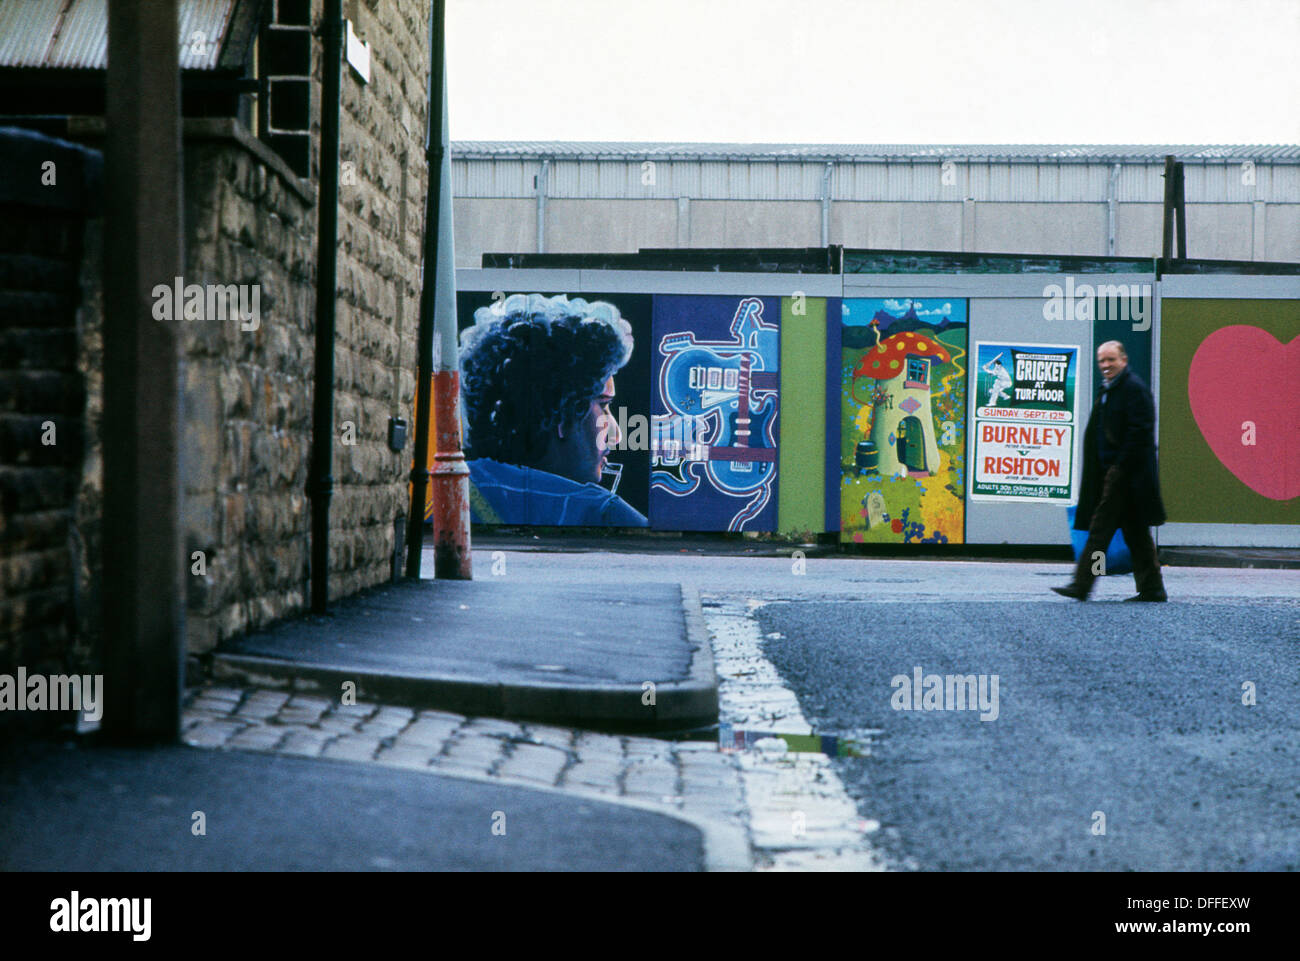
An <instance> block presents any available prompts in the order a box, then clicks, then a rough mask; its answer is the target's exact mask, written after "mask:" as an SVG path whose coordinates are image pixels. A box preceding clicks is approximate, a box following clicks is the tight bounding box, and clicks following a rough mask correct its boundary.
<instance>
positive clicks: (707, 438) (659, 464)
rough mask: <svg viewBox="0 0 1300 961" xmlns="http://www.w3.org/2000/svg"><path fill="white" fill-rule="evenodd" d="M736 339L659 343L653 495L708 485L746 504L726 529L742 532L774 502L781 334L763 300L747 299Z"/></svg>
mask: <svg viewBox="0 0 1300 961" xmlns="http://www.w3.org/2000/svg"><path fill="white" fill-rule="evenodd" d="M730 334H731V337H730V339H722V340H697V339H696V334H695V331H692V330H686V331H680V332H674V333H668V334H665V335H664V336H663V337H662V338H661V339H660V342H659V354H660V356H661V358H662V360H661V362H660V366H659V397H660V400H661V401H662V404H663V407H664V408H665V410H666V413H665V414H662V415H660V424H659V429H658V431H657V437H658V438H660V440H659V441H658V442H657V443H656V448H657V449H656V450H655V451H654V452H653V454H652V461H651V466H652V474H651V488H652V490H657V491H662V492H665V493H668V494H670V495H672V496H674V497H688V496H690V495H692V494H695V492H696V491H697V490H698V489H699V488H700V485H701V484H702V483H704V484H707V485H708V487H709V488H711V489H712V490H713V491H716V492H717V493H718V494H721V495H723V496H724V497H725V498H743V500H744V504H743V505H741V506H738V507H735V508H726V509H727V510H728V511H729V512H730V514H731V516H730V517H729V518H728V519H727V520H728V523H727V530H729V531H738V530H742V529H744V525H745V523H746V522H747V521H750V520H753V519H754V518H755V517H757V516H758V515H759V513H760V512H762V510H763V509H764V508H765V507H766V506H767V505H768V503H769V502H770V501H771V499H772V494H773V490H774V483H773V482H774V480H775V478H776V415H777V390H778V387H779V377H778V374H777V372H776V363H777V358H778V356H779V354H778V329H777V327H776V325H775V324H767V323H764V321H763V301H762V300H760V299H758V298H756V297H748V298H745V299H744V300H742V301H741V302H740V303H739V304H738V305H737V307H736V310H735V315H734V317H733V318H732V320H731V325H730Z"/></svg>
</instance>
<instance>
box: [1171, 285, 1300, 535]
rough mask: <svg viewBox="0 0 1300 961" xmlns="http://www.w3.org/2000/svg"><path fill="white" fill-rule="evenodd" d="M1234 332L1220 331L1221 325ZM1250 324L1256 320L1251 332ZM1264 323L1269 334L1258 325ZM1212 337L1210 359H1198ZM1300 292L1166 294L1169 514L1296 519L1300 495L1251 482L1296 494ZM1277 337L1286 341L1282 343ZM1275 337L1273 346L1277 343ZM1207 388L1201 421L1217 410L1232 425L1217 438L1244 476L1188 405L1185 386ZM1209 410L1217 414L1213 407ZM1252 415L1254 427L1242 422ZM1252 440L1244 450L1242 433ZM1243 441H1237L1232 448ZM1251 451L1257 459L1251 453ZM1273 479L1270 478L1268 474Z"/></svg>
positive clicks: (1175, 517) (1250, 520)
mask: <svg viewBox="0 0 1300 961" xmlns="http://www.w3.org/2000/svg"><path fill="white" fill-rule="evenodd" d="M1228 327H1234V328H1236V330H1234V331H1228V332H1227V333H1226V334H1216V332H1218V331H1221V330H1223V328H1228ZM1251 328H1258V329H1259V330H1258V331H1255V332H1252V331H1251ZM1260 331H1262V332H1263V333H1260ZM1211 335H1216V338H1215V340H1214V341H1213V342H1211V343H1210V344H1209V345H1207V350H1212V351H1213V356H1212V357H1207V358H1205V359H1204V360H1203V361H1200V362H1198V366H1197V382H1196V383H1194V384H1189V381H1190V379H1191V376H1190V375H1191V370H1192V360H1193V358H1194V357H1195V356H1196V354H1197V350H1198V349H1199V348H1200V347H1201V346H1202V344H1205V341H1206V339H1207V338H1208V337H1210V336H1211ZM1296 337H1300V300H1184V299H1181V298H1179V299H1173V298H1167V299H1166V300H1165V301H1164V302H1163V304H1162V306H1161V320H1160V488H1161V492H1162V493H1163V495H1164V499H1165V509H1166V511H1167V513H1168V514H1169V520H1170V521H1177V522H1185V523H1201V524H1300V496H1295V495H1293V496H1291V497H1290V498H1289V499H1288V498H1285V497H1284V496H1282V497H1276V498H1275V497H1269V496H1265V495H1264V494H1262V493H1257V492H1256V491H1255V490H1253V489H1252V488H1251V487H1250V486H1249V484H1248V483H1247V480H1250V481H1253V482H1254V483H1255V484H1256V485H1257V486H1263V487H1265V489H1268V490H1271V491H1273V492H1275V493H1278V492H1279V489H1280V491H1281V492H1285V491H1295V492H1296V493H1298V494H1300V488H1298V487H1297V485H1298V484H1300V476H1296V474H1295V471H1294V464H1295V459H1294V453H1293V449H1294V446H1295V444H1296V438H1295V436H1294V428H1292V429H1291V430H1292V433H1293V436H1290V437H1288V436H1286V435H1287V431H1288V428H1287V420H1288V414H1289V417H1290V423H1291V424H1294V423H1295V417H1296V414H1295V411H1296V410H1297V408H1300V363H1297V362H1296V361H1295V360H1294V359H1293V358H1296V356H1297V354H1300V344H1293V345H1292V347H1291V349H1290V350H1286V349H1284V345H1286V344H1291V343H1292V341H1293V340H1294V339H1295V338H1296ZM1276 342H1280V343H1276ZM1275 343H1276V346H1273V345H1274V344H1275ZM1190 390H1196V391H1200V392H1202V394H1203V398H1204V399H1203V400H1201V401H1200V402H1199V403H1200V404H1201V405H1202V407H1201V414H1202V419H1207V418H1208V417H1214V416H1218V414H1217V413H1216V412H1221V413H1222V419H1223V420H1224V421H1225V422H1226V423H1228V424H1229V425H1230V426H1231V430H1230V431H1224V430H1222V429H1220V430H1219V431H1218V432H1217V434H1216V433H1215V432H1214V431H1213V430H1211V436H1213V437H1215V438H1216V443H1218V445H1219V447H1220V452H1221V453H1223V454H1224V456H1225V457H1226V458H1227V459H1228V461H1233V460H1236V462H1237V463H1236V467H1237V471H1238V473H1240V474H1243V475H1245V477H1244V478H1239V477H1238V476H1237V474H1234V473H1233V471H1232V470H1230V469H1229V467H1227V466H1225V461H1224V460H1222V459H1220V456H1219V455H1218V454H1216V453H1215V451H1214V450H1213V449H1211V446H1210V443H1209V441H1208V440H1207V437H1206V435H1205V433H1203V432H1202V430H1201V427H1200V426H1199V425H1198V424H1197V419H1196V417H1195V416H1194V414H1193V413H1192V404H1191V400H1190V397H1189V391H1190ZM1207 411H1209V412H1211V413H1209V414H1208V415H1207ZM1247 421H1249V422H1250V423H1251V424H1253V425H1254V429H1253V431H1251V430H1247V429H1244V428H1243V425H1245V424H1246V422H1247ZM1249 440H1253V441H1254V444H1253V445H1250V446H1251V449H1250V450H1246V445H1245V443H1244V442H1245V441H1249ZM1238 445H1240V446H1239V447H1238V449H1233V448H1234V447H1237V446H1238ZM1252 459H1254V460H1252ZM1269 478H1273V480H1269Z"/></svg>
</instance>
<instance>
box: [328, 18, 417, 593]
mask: <svg viewBox="0 0 1300 961" xmlns="http://www.w3.org/2000/svg"><path fill="white" fill-rule="evenodd" d="M319 6H320V4H319V3H317V8H318V9H317V14H318V16H319ZM344 8H345V13H346V14H347V15H348V16H349V17H351V18H352V19H353V20H354V23H355V24H356V27H357V30H358V32H359V34H360V36H361V37H362V38H363V39H364V40H365V41H367V42H369V43H370V45H371V53H370V82H369V83H368V84H366V83H362V82H361V80H360V77H359V76H358V75H357V73H356V72H355V71H354V70H352V69H351V68H350V67H349V66H348V65H347V64H344V67H343V111H342V118H341V121H340V131H341V133H340V141H341V146H340V152H339V156H340V160H341V162H342V165H343V171H342V176H341V177H340V186H339V260H338V272H339V283H338V286H339V302H338V341H337V343H338V353H337V355H336V358H335V381H334V383H335V392H336V403H335V408H334V409H335V415H334V416H335V446H334V479H335V487H334V499H333V504H332V507H331V511H330V526H331V531H330V567H331V571H332V573H331V576H330V594H331V596H334V597H337V596H340V595H342V594H350V593H353V592H355V591H357V590H359V589H361V588H364V587H367V586H369V585H372V584H375V583H377V582H379V581H382V580H384V579H385V578H387V577H390V576H391V574H392V565H393V550H394V546H395V545H394V522H395V521H396V520H397V519H398V518H399V517H400V518H402V519H403V521H404V519H405V516H406V512H407V508H408V503H409V500H410V498H409V495H408V493H407V479H408V475H409V472H410V467H411V456H412V453H413V450H414V443H413V441H412V439H413V438H414V436H415V431H414V415H413V412H412V401H413V398H414V394H415V372H416V331H417V327H418V324H419V316H420V310H419V302H420V261H421V249H422V248H421V244H422V237H423V230H424V203H425V185H426V183H427V163H426V161H425V157H424V134H425V115H426V112H427V108H428V104H427V100H428V91H427V83H428V76H429V49H428V46H429V42H428V33H429V20H428V17H429V4H423V3H409V2H403V0H382V2H380V0H367V2H364V3H361V2H351V3H346V4H345V5H344ZM318 67H319V64H318ZM317 76H318V78H319V70H318V72H317ZM391 416H399V417H401V418H403V419H404V420H405V421H406V424H407V443H406V447H405V449H404V450H403V451H402V452H401V453H395V452H393V451H392V450H390V449H389V446H388V420H389V417H391ZM349 423H350V424H352V425H354V428H353V429H354V431H355V434H354V435H353V436H354V439H355V443H352V444H349V443H346V440H347V436H346V435H345V433H344V428H345V425H347V424H349Z"/></svg>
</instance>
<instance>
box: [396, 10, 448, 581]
mask: <svg viewBox="0 0 1300 961" xmlns="http://www.w3.org/2000/svg"><path fill="white" fill-rule="evenodd" d="M445 9H446V0H433V15H432V19H431V20H430V21H429V122H428V123H427V124H426V125H425V134H424V156H425V160H426V161H427V163H428V177H427V178H426V180H427V185H426V188H425V200H424V212H425V216H424V269H423V278H422V283H421V290H420V330H419V334H418V336H417V337H416V351H417V358H416V360H417V363H416V384H417V385H418V386H417V387H416V393H417V394H418V395H419V396H418V398H417V401H416V405H415V463H414V464H413V465H412V466H411V511H410V515H409V516H408V518H407V528H406V576H407V577H417V578H418V577H419V576H420V558H421V555H422V554H423V551H424V504H425V501H426V499H427V497H428V494H427V491H428V489H429V410H430V408H431V407H432V405H433V396H432V395H433V333H434V302H435V299H436V295H437V290H438V232H439V231H438V228H439V221H440V219H441V215H442V209H441V208H442V153H443V150H442V140H443V136H442V97H443V94H442V80H443V51H444V47H443V25H444V22H445V20H444V11H445Z"/></svg>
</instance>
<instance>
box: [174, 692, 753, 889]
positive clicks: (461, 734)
mask: <svg viewBox="0 0 1300 961" xmlns="http://www.w3.org/2000/svg"><path fill="white" fill-rule="evenodd" d="M181 737H182V740H183V741H184V742H185V743H186V744H189V745H192V746H194V747H205V748H223V749H235V750H246V751H269V752H273V753H277V754H289V755H295V756H299V757H318V758H329V759H333V760H340V761H353V762H359V763H372V764H384V765H389V766H392V767H399V768H405V769H408V770H417V771H428V772H431V773H434V774H442V775H450V776H459V777H471V778H477V779H484V778H487V779H491V780H495V781H499V782H502V783H507V784H518V785H522V786H524V787H539V788H545V789H558V790H562V791H566V792H569V793H577V794H585V795H588V796H591V797H595V798H599V799H602V800H607V801H615V802H625V803H634V804H638V805H639V806H643V807H644V806H650V807H654V808H659V809H662V810H663V811H664V812H665V813H669V814H677V815H679V816H682V817H685V818H687V819H688V820H691V821H692V822H694V823H696V824H697V825H700V826H702V827H704V826H707V825H709V824H715V825H716V824H720V825H722V827H723V828H724V829H730V830H729V831H727V832H726V833H727V834H728V835H730V836H732V837H736V838H741V839H744V838H747V832H746V818H745V805H744V798H743V792H742V788H741V779H740V771H739V769H738V766H737V762H736V758H735V757H734V756H732V755H729V754H723V753H721V752H719V750H718V746H717V744H715V743H712V742H708V741H704V742H701V741H666V740H661V739H658V738H652V737H632V736H614V735H608V734H598V733H594V732H590V731H579V730H570V729H567V728H560V727H550V726H547V725H540V724H528V723H516V722H514V721H505V720H499V719H496V718H485V717H465V716H462V715H459V714H450V713H447V712H444V711H416V710H412V709H410V708H404V707H393V706H386V705H382V704H372V703H355V704H343V703H340V702H339V701H331V700H330V699H328V698H326V697H322V696H320V695H319V694H304V693H291V692H289V691H284V690H273V689H269V688H262V687H232V686H227V685H220V686H218V685H207V686H204V687H201V688H197V689H195V690H193V691H191V692H190V693H189V695H188V697H187V699H186V704H185V709H184V717H183V721H182V735H181ZM706 840H707V838H706ZM746 853H748V852H746ZM724 860H726V861H727V862H728V863H729V864H730V865H731V866H734V865H735V861H736V859H735V858H732V857H727V858H725V859H724Z"/></svg>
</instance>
